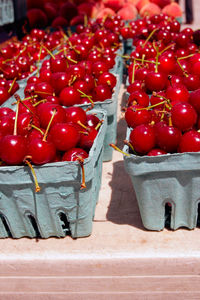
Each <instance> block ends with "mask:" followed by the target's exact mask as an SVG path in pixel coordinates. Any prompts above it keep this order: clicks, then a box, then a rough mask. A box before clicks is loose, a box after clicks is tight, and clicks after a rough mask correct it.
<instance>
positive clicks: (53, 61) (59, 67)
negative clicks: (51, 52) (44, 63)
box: [50, 57, 67, 73]
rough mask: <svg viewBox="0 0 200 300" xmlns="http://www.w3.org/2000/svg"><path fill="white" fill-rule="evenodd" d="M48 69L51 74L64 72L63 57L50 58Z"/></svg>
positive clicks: (65, 62)
mask: <svg viewBox="0 0 200 300" xmlns="http://www.w3.org/2000/svg"><path fill="white" fill-rule="evenodd" d="M50 68H51V72H52V73H56V72H66V70H67V61H66V59H65V58H64V57H55V58H52V57H51V58H50Z"/></svg>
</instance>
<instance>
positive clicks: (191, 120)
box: [171, 102, 197, 131]
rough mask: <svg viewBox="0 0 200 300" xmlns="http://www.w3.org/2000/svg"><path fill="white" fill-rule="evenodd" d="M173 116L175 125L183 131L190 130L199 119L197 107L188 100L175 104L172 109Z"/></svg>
mask: <svg viewBox="0 0 200 300" xmlns="http://www.w3.org/2000/svg"><path fill="white" fill-rule="evenodd" d="M171 117H172V124H173V126H175V127H177V128H178V129H179V130H181V131H187V130H190V129H191V128H192V127H193V126H194V125H195V124H196V121H197V113H196V111H195V109H194V108H193V107H192V105H190V104H189V103H187V102H185V103H184V102H180V103H177V104H175V105H174V106H173V107H172V109H171Z"/></svg>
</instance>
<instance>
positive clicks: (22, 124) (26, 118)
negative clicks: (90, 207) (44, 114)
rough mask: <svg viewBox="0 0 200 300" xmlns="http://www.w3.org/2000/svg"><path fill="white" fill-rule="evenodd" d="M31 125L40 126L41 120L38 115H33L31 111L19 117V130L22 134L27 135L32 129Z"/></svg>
mask: <svg viewBox="0 0 200 300" xmlns="http://www.w3.org/2000/svg"><path fill="white" fill-rule="evenodd" d="M31 125H35V126H37V127H40V122H39V119H38V118H37V117H34V116H32V114H31V113H27V112H25V113H23V114H20V115H19V116H18V119H17V132H18V134H20V135H22V136H26V135H27V134H28V133H29V131H30V130H31V129H32V127H31Z"/></svg>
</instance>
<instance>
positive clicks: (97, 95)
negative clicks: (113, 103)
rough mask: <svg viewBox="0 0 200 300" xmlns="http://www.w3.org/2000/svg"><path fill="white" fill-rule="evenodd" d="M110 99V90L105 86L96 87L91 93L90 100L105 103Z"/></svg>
mask: <svg viewBox="0 0 200 300" xmlns="http://www.w3.org/2000/svg"><path fill="white" fill-rule="evenodd" d="M111 98H112V92H111V89H110V88H109V87H108V86H107V85H102V84H101V85H97V86H96V87H95V88H94V90H93V93H92V99H93V101H94V102H97V101H101V102H102V101H105V100H107V99H111Z"/></svg>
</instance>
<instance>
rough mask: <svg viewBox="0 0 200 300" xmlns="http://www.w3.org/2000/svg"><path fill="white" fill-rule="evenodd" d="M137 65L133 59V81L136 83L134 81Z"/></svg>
mask: <svg viewBox="0 0 200 300" xmlns="http://www.w3.org/2000/svg"><path fill="white" fill-rule="evenodd" d="M135 66H136V62H135V60H134V61H133V70H132V77H131V83H134V81H135Z"/></svg>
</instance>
